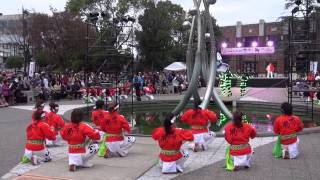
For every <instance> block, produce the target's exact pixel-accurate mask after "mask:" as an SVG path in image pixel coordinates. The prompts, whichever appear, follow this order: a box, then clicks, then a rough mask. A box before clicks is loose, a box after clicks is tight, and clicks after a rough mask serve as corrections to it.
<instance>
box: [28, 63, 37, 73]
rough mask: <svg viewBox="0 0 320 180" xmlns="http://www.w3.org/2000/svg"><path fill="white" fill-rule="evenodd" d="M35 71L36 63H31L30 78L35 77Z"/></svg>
mask: <svg viewBox="0 0 320 180" xmlns="http://www.w3.org/2000/svg"><path fill="white" fill-rule="evenodd" d="M35 69H36V63H35V62H30V65H29V77H33V74H34V71H35Z"/></svg>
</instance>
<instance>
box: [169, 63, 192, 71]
mask: <svg viewBox="0 0 320 180" xmlns="http://www.w3.org/2000/svg"><path fill="white" fill-rule="evenodd" d="M164 70H167V71H185V70H187V66H186V64H184V63H183V62H174V63H172V64H170V65H169V66H167V67H165V68H164Z"/></svg>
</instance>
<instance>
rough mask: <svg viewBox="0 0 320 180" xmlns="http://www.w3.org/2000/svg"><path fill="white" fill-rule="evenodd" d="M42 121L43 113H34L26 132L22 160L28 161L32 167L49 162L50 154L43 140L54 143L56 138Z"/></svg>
mask: <svg viewBox="0 0 320 180" xmlns="http://www.w3.org/2000/svg"><path fill="white" fill-rule="evenodd" d="M44 119H45V112H44V111H36V112H34V113H33V119H32V122H31V124H29V125H28V127H27V130H26V134H27V142H26V146H25V152H24V158H27V159H28V160H30V161H31V163H32V164H33V165H37V164H39V163H41V162H49V161H51V156H50V152H49V151H48V150H47V148H46V147H45V139H49V140H53V141H54V140H56V136H55V133H54V132H53V131H52V130H51V129H50V127H49V125H48V124H47V123H45V122H44Z"/></svg>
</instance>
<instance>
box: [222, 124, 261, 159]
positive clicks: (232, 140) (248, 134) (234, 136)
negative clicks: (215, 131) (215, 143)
mask: <svg viewBox="0 0 320 180" xmlns="http://www.w3.org/2000/svg"><path fill="white" fill-rule="evenodd" d="M224 130H225V136H224V138H225V139H226V141H227V142H228V143H229V144H230V145H240V144H249V140H250V138H251V139H253V138H255V137H256V135H257V132H256V129H255V128H253V127H252V126H251V125H249V124H247V123H242V127H241V128H238V127H236V126H235V125H234V123H229V124H228V125H227V126H226V127H225V129H224ZM251 151H252V150H251V146H250V145H249V146H248V147H246V148H243V149H239V150H232V149H230V154H231V155H233V156H241V155H246V154H250V153H251Z"/></svg>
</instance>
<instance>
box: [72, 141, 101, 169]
mask: <svg viewBox="0 0 320 180" xmlns="http://www.w3.org/2000/svg"><path fill="white" fill-rule="evenodd" d="M98 149H99V146H98V144H91V145H89V146H86V152H85V153H69V165H76V166H86V165H87V163H88V161H89V160H90V159H92V158H93V156H94V155H95V154H96V153H97V152H98Z"/></svg>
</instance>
